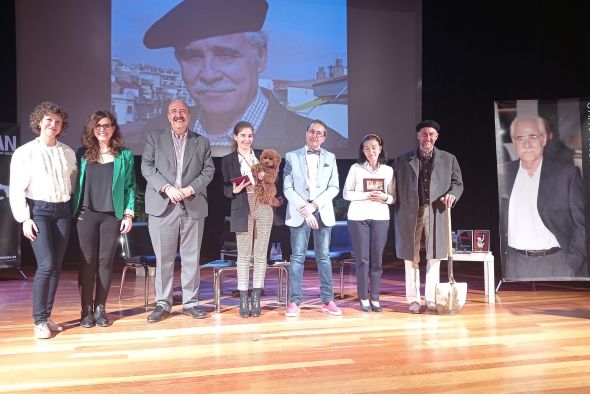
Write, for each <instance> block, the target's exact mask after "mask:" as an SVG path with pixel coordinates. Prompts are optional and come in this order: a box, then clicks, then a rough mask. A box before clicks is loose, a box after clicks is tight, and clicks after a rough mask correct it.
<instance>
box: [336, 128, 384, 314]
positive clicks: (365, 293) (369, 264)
mask: <svg viewBox="0 0 590 394" xmlns="http://www.w3.org/2000/svg"><path fill="white" fill-rule="evenodd" d="M385 163H386V158H385V150H384V149H383V139H381V137H380V136H378V135H377V134H367V135H366V136H364V137H363V139H362V140H361V143H360V146H359V159H358V162H357V163H356V164H353V165H352V167H350V170H349V172H348V176H347V177H346V182H345V184H344V188H343V197H344V199H345V200H349V201H350V206H349V207H348V231H349V233H350V239H351V240H352V247H353V250H354V258H355V261H356V266H357V268H356V286H357V294H358V298H359V303H360V307H361V310H363V311H365V312H369V311H371V310H372V311H374V312H381V311H382V310H383V307H382V306H381V305H380V304H379V291H380V288H381V274H382V273H383V268H382V259H383V249H384V248H385V243H386V242H387V232H388V230H389V207H388V205H390V204H393V202H394V201H395V180H394V178H393V168H391V167H390V166H388V165H386V164H385Z"/></svg>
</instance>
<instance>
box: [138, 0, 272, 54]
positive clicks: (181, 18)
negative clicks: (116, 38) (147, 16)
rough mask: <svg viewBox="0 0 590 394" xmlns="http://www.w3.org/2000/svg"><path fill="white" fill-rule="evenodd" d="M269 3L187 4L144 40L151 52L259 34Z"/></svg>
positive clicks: (211, 0)
mask: <svg viewBox="0 0 590 394" xmlns="http://www.w3.org/2000/svg"><path fill="white" fill-rule="evenodd" d="M267 10H268V4H267V3H266V0H185V1H183V2H182V3H180V4H178V5H177V6H176V7H174V8H173V9H171V10H170V11H169V12H168V13H167V14H166V15H164V16H163V17H162V18H160V19H158V20H157V21H156V22H155V23H154V24H153V25H152V26H151V27H150V28H149V29H148V31H147V32H146V33H145V36H143V44H144V45H145V46H146V47H147V48H150V49H154V48H165V47H179V46H184V45H186V44H188V43H190V42H193V41H196V40H201V39H203V38H208V37H215V36H222V35H225V34H234V33H242V32H248V31H258V30H260V29H261V28H262V25H263V24H264V19H265V18H266V11H267Z"/></svg>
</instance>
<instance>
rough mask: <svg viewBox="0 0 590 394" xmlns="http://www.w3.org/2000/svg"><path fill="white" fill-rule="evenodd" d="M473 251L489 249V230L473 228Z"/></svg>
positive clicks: (486, 250)
mask: <svg viewBox="0 0 590 394" xmlns="http://www.w3.org/2000/svg"><path fill="white" fill-rule="evenodd" d="M473 251H474V252H489V251H490V230H473Z"/></svg>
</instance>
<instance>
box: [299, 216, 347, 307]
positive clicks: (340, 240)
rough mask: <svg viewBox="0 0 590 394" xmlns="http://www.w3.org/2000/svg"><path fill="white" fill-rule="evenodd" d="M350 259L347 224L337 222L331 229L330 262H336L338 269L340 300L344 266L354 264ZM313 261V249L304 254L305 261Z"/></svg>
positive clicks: (343, 221) (342, 288) (344, 221)
mask: <svg viewBox="0 0 590 394" xmlns="http://www.w3.org/2000/svg"><path fill="white" fill-rule="evenodd" d="M352 257H353V255H352V241H351V240H350V235H349V234H348V222H347V221H346V220H339V221H337V222H336V224H335V225H334V227H332V235H331V238H330V260H332V261H336V262H337V263H338V267H339V268H340V298H344V264H345V263H354V259H353V258H352ZM315 259H316V258H315V251H314V250H313V249H311V250H308V251H307V252H305V260H306V261H307V260H309V261H315Z"/></svg>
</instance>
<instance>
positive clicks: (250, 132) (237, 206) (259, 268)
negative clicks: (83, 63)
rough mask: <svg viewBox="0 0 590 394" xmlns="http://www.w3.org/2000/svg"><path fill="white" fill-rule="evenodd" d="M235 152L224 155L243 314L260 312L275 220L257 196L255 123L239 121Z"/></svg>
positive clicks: (251, 314)
mask: <svg viewBox="0 0 590 394" xmlns="http://www.w3.org/2000/svg"><path fill="white" fill-rule="evenodd" d="M233 139H234V140H233V152H232V153H230V154H228V155H226V156H224V157H223V158H222V159H221V172H222V174H223V193H224V194H225V196H226V197H227V198H229V199H231V216H230V231H231V232H235V233H236V241H237V246H238V260H237V265H238V269H237V271H238V290H239V291H240V316H241V317H244V318H245V317H248V316H252V317H258V316H260V292H261V291H262V288H263V287H264V275H265V273H266V263H267V261H266V255H267V250H268V240H269V238H270V231H271V228H272V222H273V210H272V207H271V206H270V205H263V204H260V203H258V202H257V201H256V198H255V197H254V186H255V185H256V183H257V182H259V179H262V178H263V177H264V173H259V174H258V177H257V178H258V179H255V178H254V176H253V175H252V167H253V166H254V165H255V164H257V163H258V162H259V159H260V151H257V150H256V151H255V150H254V149H252V143H253V142H254V127H253V126H252V124H250V123H248V122H238V123H237V124H236V125H235V127H234V135H233ZM251 260H253V263H254V265H253V275H252V276H253V278H252V300H251V301H252V302H251V304H250V303H249V302H248V284H249V281H250V261H251Z"/></svg>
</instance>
